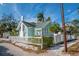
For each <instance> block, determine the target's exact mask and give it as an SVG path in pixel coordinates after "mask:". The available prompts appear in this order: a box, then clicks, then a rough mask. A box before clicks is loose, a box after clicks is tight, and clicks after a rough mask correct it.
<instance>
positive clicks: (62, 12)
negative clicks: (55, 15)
mask: <svg viewBox="0 0 79 59" xmlns="http://www.w3.org/2000/svg"><path fill="white" fill-rule="evenodd" d="M61 17H62V27H63V34H64V48H65V49H64V50H65V52H67V38H66V29H65V20H64V7H63V3H61Z"/></svg>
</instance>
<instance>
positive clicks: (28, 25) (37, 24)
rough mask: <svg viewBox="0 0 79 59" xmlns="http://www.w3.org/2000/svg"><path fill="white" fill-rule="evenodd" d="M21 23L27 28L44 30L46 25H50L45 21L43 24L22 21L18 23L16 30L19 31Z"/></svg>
mask: <svg viewBox="0 0 79 59" xmlns="http://www.w3.org/2000/svg"><path fill="white" fill-rule="evenodd" d="M21 23H23V24H24V25H25V26H27V27H35V28H44V27H46V25H47V24H49V23H50V21H45V22H43V23H34V22H26V21H22V22H20V23H19V25H18V27H17V30H18V29H19V27H20V24H21Z"/></svg>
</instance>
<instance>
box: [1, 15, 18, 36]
mask: <svg viewBox="0 0 79 59" xmlns="http://www.w3.org/2000/svg"><path fill="white" fill-rule="evenodd" d="M16 27H17V21H16V20H15V19H14V17H13V15H12V14H9V15H5V14H3V16H2V19H1V20H0V28H1V29H0V34H1V36H2V35H3V33H4V32H9V33H10V34H11V33H13V34H14V32H13V31H15V32H16Z"/></svg>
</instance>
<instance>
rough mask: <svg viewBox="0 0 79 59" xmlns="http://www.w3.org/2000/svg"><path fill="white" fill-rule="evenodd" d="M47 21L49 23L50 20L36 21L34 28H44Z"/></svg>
mask: <svg viewBox="0 0 79 59" xmlns="http://www.w3.org/2000/svg"><path fill="white" fill-rule="evenodd" d="M49 23H50V21H45V22H43V23H37V24H36V28H44V27H45V26H46V25H47V24H49Z"/></svg>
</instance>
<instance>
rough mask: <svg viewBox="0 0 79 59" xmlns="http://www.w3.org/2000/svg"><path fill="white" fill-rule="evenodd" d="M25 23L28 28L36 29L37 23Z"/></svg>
mask: <svg viewBox="0 0 79 59" xmlns="http://www.w3.org/2000/svg"><path fill="white" fill-rule="evenodd" d="M23 23H24V24H25V25H26V26H27V27H35V23H34V22H30V23H29V22H25V21H23Z"/></svg>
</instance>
